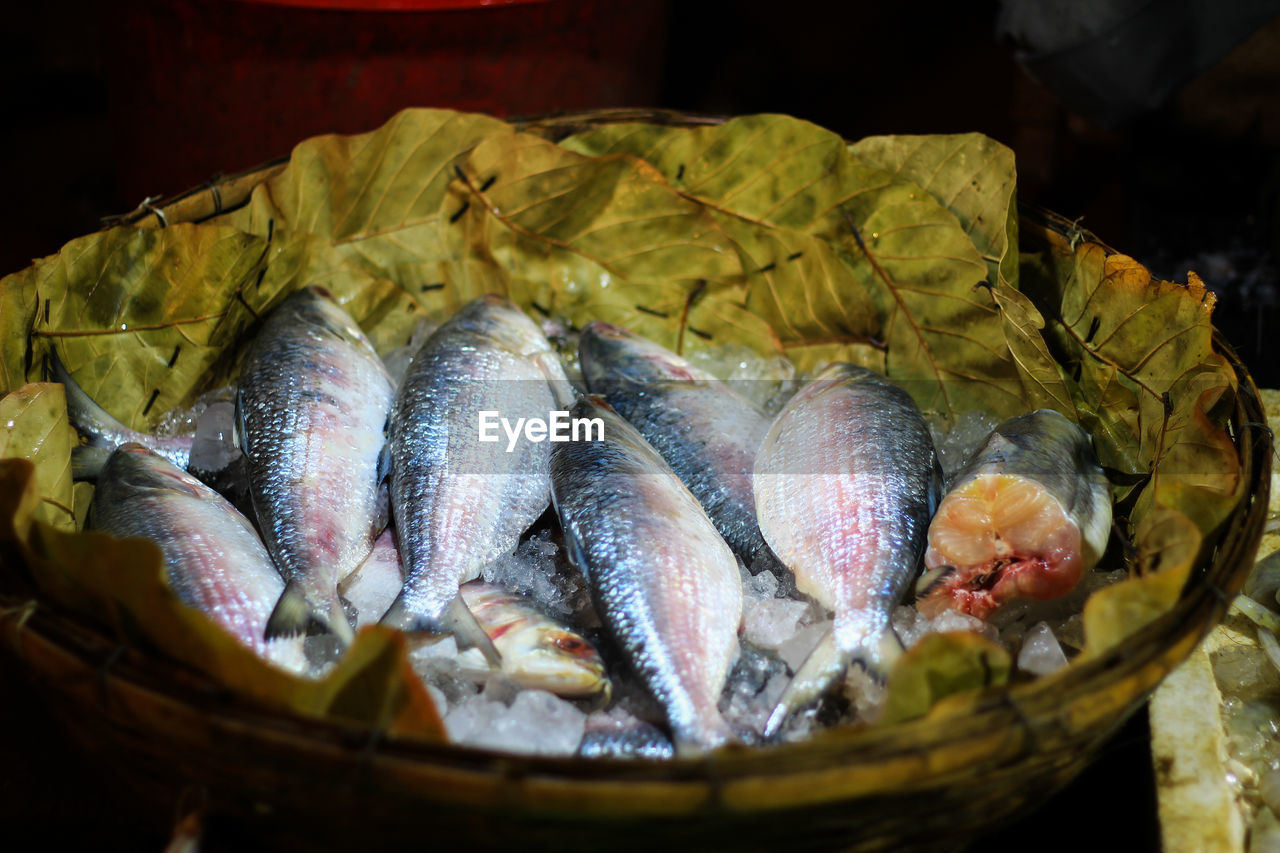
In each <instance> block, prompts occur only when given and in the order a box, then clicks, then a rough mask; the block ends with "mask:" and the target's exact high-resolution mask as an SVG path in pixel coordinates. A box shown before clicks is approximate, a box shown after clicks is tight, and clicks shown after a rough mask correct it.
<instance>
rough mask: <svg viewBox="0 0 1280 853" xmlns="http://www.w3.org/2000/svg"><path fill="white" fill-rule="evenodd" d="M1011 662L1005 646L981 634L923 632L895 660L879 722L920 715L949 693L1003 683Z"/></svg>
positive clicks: (907, 718) (895, 720)
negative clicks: (920, 636)
mask: <svg viewBox="0 0 1280 853" xmlns="http://www.w3.org/2000/svg"><path fill="white" fill-rule="evenodd" d="M1011 667H1012V662H1011V660H1010V658H1009V653H1008V652H1007V651H1005V650H1004V647H1003V646H1000V645H997V644H996V643H993V642H992V641H991V640H988V639H987V638H986V637H984V636H982V635H981V634H975V633H972V632H969V631H945V632H942V633H937V634H926V635H925V636H924V637H922V638H920V641H919V642H917V643H916V644H915V645H913V646H912V647H911V648H910V649H908V650H907V651H906V652H904V653H903V655H902V657H900V658H898V660H897V662H896V663H895V664H894V665H893V671H892V672H891V673H890V674H889V682H888V685H887V687H886V691H885V699H884V706H883V709H882V711H881V718H880V721H881V722H883V723H896V722H900V721H902V720H910V719H914V718H915V717H922V716H924V715H925V714H927V713H928V712H929V710H930V709H931V708H932V707H933V706H934V705H936V704H937V703H938V702H939V701H941V700H942V699H945V698H947V697H948V696H953V695H956V694H959V693H964V692H967V691H970V690H978V689H981V688H984V687H996V686H999V685H1001V684H1005V683H1007V682H1008V680H1009V671H1010V669H1011Z"/></svg>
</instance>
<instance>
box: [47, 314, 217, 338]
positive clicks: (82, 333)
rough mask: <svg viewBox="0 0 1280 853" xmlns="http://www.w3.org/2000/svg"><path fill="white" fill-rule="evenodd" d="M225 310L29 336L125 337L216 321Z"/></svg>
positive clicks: (53, 331) (49, 331)
mask: <svg viewBox="0 0 1280 853" xmlns="http://www.w3.org/2000/svg"><path fill="white" fill-rule="evenodd" d="M226 314H227V312H226V311H225V310H223V311H219V312H217V313H216V314H204V315H202V316H200V317H187V318H185V319H182V320H170V321H169V322H167V323H152V324H149V325H144V326H129V327H128V328H119V329H53V330H48V329H35V330H32V332H31V334H32V335H33V336H36V337H42V338H83V337H91V336H94V335H127V334H129V333H130V332H154V331H156V330H157V329H168V328H171V327H173V326H188V325H190V324H192V323H203V322H205V321H206V320H217V319H218V318H220V317H225V316H226Z"/></svg>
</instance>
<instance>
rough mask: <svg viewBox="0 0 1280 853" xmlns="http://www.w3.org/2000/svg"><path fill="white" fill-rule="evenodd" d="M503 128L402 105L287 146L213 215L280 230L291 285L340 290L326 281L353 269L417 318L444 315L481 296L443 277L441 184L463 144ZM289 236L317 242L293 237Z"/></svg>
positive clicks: (446, 255)
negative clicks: (238, 198)
mask: <svg viewBox="0 0 1280 853" xmlns="http://www.w3.org/2000/svg"><path fill="white" fill-rule="evenodd" d="M509 133H511V129H510V127H509V126H508V125H507V124H506V123H505V122H502V121H500V120H498V119H495V118H491V117H489V116H484V115H477V114H470V113H456V112H452V111H449V110H426V109H411V110H404V111H403V112H400V113H398V114H397V115H396V116H395V117H394V118H392V119H391V120H390V121H389V122H388V123H387V124H386V125H384V126H383V127H381V128H379V129H378V130H375V131H372V132H370V133H364V134H360V135H358V136H339V135H327V136H317V137H314V138H312V139H308V140H306V141H305V142H302V143H301V144H299V145H298V146H296V147H295V148H294V150H293V153H292V155H291V156H290V158H289V165H288V167H287V168H286V169H284V171H282V172H281V173H280V174H279V175H277V176H276V177H274V178H272V179H271V180H269V181H267V182H266V183H264V184H262V185H260V186H258V187H256V188H255V189H254V191H253V194H252V196H251V198H250V201H249V204H248V205H247V206H246V207H244V208H242V209H240V210H237V211H233V212H231V213H229V214H225V215H224V216H223V217H221V218H220V220H219V221H221V222H223V223H225V224H227V225H231V226H234V227H236V228H239V229H241V230H243V231H247V232H249V233H252V234H257V235H259V236H262V237H266V236H268V235H272V236H275V235H277V234H279V235H283V236H284V238H285V239H284V242H285V243H286V244H289V245H291V251H293V252H294V253H295V257H293V258H292V259H291V260H290V261H289V263H288V264H287V267H288V275H287V278H289V280H290V281H292V282H293V283H292V284H291V285H290V287H296V286H297V282H298V281H299V280H300V281H301V283H303V284H308V283H316V282H328V283H329V286H331V287H333V289H335V290H336V292H341V293H344V294H345V293H347V292H348V290H347V289H346V288H344V287H342V286H341V285H338V286H336V287H334V286H333V284H332V283H333V282H334V281H335V280H338V281H344V280H349V279H350V278H351V277H353V276H357V275H360V274H362V275H363V277H364V278H365V279H375V280H379V281H381V282H383V283H384V285H383V289H384V290H385V289H386V286H392V287H398V288H400V289H401V290H402V291H403V295H404V297H405V299H407V300H409V301H413V302H416V303H417V304H418V306H419V307H418V309H415V310H420V311H421V312H422V313H423V315H427V314H433V315H434V316H436V317H437V318H443V317H444V316H447V315H448V314H449V313H452V311H453V310H455V309H456V308H458V307H459V306H461V305H462V304H464V303H465V302H467V301H468V300H469V299H470V298H472V297H474V296H477V295H479V294H480V293H482V292H484V291H483V290H481V291H475V290H458V289H457V286H456V285H457V283H456V282H455V281H453V280H452V279H451V278H450V277H449V276H448V275H446V266H449V265H453V264H456V263H457V262H459V261H460V259H459V258H458V257H456V256H454V255H453V254H451V248H450V247H449V246H448V245H446V243H445V236H446V234H447V233H448V229H447V226H448V224H449V222H448V220H449V218H450V216H451V215H452V214H453V210H452V209H449V208H445V207H442V204H441V202H442V200H443V198H444V194H445V190H446V188H447V187H448V186H449V185H450V184H451V183H452V182H454V181H455V180H456V175H455V173H454V167H455V166H456V165H457V164H459V163H460V162H462V160H464V159H465V158H466V156H467V154H468V153H469V152H470V151H471V149H472V148H474V147H475V146H476V145H477V144H479V143H480V142H481V141H482V140H484V139H488V138H493V137H502V136H504V135H507V134H509ZM295 235H311V236H313V237H316V238H318V239H315V240H305V239H303V240H301V241H300V242H293V241H295V240H296V239H297V237H296V236H295ZM441 285H443V287H442V286H441ZM390 298H391V296H390V294H385V295H384V296H383V299H384V300H389V299H390ZM401 310H405V311H406V313H407V312H408V309H401ZM357 319H361V318H360V317H359V316H357ZM408 326H409V327H411V326H412V324H411V323H410V324H408ZM406 337H407V335H406Z"/></svg>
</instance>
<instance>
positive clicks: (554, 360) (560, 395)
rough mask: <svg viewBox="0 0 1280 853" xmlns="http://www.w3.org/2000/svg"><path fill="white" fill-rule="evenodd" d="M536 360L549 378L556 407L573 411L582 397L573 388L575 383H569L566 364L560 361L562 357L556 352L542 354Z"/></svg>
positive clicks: (548, 382)
mask: <svg viewBox="0 0 1280 853" xmlns="http://www.w3.org/2000/svg"><path fill="white" fill-rule="evenodd" d="M534 360H535V361H536V362H537V364H538V368H539V369H540V370H541V371H542V373H543V375H545V376H546V378H547V384H548V385H549V386H550V388H551V396H552V397H553V398H554V399H555V401H556V405H557V406H559V407H560V408H561V409H565V410H568V409H572V408H573V404H574V403H576V402H578V397H579V396H580V395H579V394H578V391H577V389H575V388H574V387H573V383H572V382H570V381H569V377H568V376H567V375H565V372H564V363H563V362H562V361H561V360H560V356H559V355H557V354H556V353H554V352H549V353H541V354H539V355H537V356H535V358H534Z"/></svg>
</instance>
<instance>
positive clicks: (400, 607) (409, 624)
mask: <svg viewBox="0 0 1280 853" xmlns="http://www.w3.org/2000/svg"><path fill="white" fill-rule="evenodd" d="M378 621H379V622H380V623H381V624H383V625H386V626H387V627H388V628H395V629H396V630H397V631H404V632H405V633H409V632H411V631H414V630H417V625H418V624H419V621H420V620H419V618H418V614H416V613H414V612H413V611H411V610H410V609H409V606H408V604H406V603H405V597H404V590H403V589H401V590H400V594H399V595H397V596H396V600H395V601H393V602H391V606H390V607H388V608H387V612H386V613H383V614H382V618H381V619H379V620H378ZM429 633H439V632H436V631H430V632H429Z"/></svg>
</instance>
